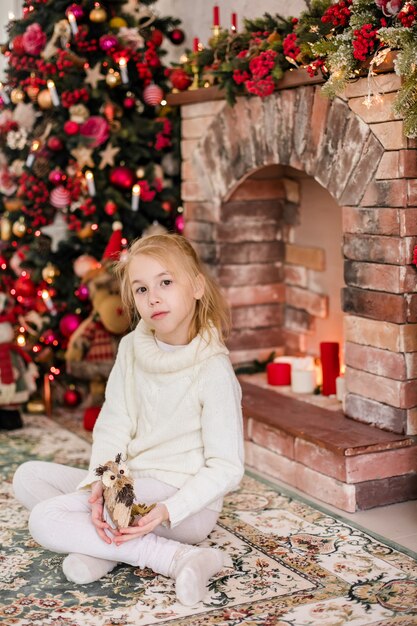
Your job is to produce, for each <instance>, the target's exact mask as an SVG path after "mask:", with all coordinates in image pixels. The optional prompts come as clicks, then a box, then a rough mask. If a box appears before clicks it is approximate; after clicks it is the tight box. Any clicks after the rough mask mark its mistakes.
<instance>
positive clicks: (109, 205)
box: [104, 200, 117, 215]
mask: <svg viewBox="0 0 417 626" xmlns="http://www.w3.org/2000/svg"><path fill="white" fill-rule="evenodd" d="M104 212H105V213H107V215H114V214H115V213H116V212H117V204H116V203H115V202H112V201H111V200H107V202H106V204H105V205H104Z"/></svg>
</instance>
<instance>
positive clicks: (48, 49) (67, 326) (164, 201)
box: [0, 0, 183, 378]
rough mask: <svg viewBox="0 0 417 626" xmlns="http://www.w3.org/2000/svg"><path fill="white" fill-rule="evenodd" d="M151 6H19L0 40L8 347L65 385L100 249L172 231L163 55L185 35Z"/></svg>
mask: <svg viewBox="0 0 417 626" xmlns="http://www.w3.org/2000/svg"><path fill="white" fill-rule="evenodd" d="M151 5H152V1H149V0H148V1H144V2H139V1H137V0H126V1H123V0H102V1H100V3H99V2H94V1H91V0H78V2H76V3H74V2H73V3H71V2H69V1H68V0H25V2H24V7H23V15H22V18H21V19H13V20H12V21H11V22H10V23H9V26H8V33H9V41H8V42H7V43H6V44H4V45H3V50H2V51H3V54H5V55H6V57H7V60H8V70H7V78H6V80H5V81H4V82H3V84H0V97H1V100H0V216H1V241H0V267H1V278H0V292H3V293H4V294H6V295H8V297H9V307H8V311H7V313H8V315H9V316H11V317H12V318H13V319H14V321H15V324H16V326H15V327H16V337H15V339H16V340H17V342H18V343H19V345H20V346H22V347H23V348H24V349H25V350H26V351H27V353H28V354H30V355H31V357H32V359H33V360H34V361H35V362H36V363H38V365H39V368H40V370H41V374H44V375H49V376H50V377H51V378H52V377H53V376H54V375H56V374H58V373H59V372H61V373H62V375H65V374H63V370H64V369H65V368H63V365H64V355H65V350H66V347H67V343H68V340H69V338H70V336H71V334H72V333H73V331H74V330H75V329H76V328H77V327H78V325H79V324H80V323H81V321H82V320H83V319H85V318H86V317H87V316H88V314H89V313H90V310H91V301H90V300H91V299H90V297H89V293H88V289H86V288H85V285H84V284H83V276H85V274H86V272H89V271H91V270H93V269H94V268H96V267H97V266H98V265H99V264H100V263H101V262H102V259H103V255H105V251H106V249H107V256H110V255H109V254H108V252H109V248H108V246H109V245H110V248H111V249H113V248H114V249H116V250H117V249H119V248H120V246H122V247H123V245H126V244H127V243H129V242H130V241H131V240H133V239H134V238H136V237H138V236H140V235H141V234H143V233H144V232H146V231H147V230H148V229H149V228H155V227H156V228H158V227H165V228H167V229H169V230H173V229H177V230H180V228H181V220H182V216H181V215H180V213H179V212H178V208H179V198H178V187H179V185H178V184H177V183H178V180H177V176H178V158H177V154H176V151H177V147H178V142H177V141H176V131H175V128H176V125H177V122H176V119H175V115H174V113H173V112H172V111H170V110H169V108H168V107H167V106H166V105H164V100H163V98H164V94H165V93H167V91H168V82H167V81H168V78H167V76H168V74H169V72H168V70H167V68H166V67H164V64H163V56H164V54H165V53H164V50H163V45H162V44H163V41H164V38H165V37H169V39H170V40H171V41H172V42H173V43H181V42H182V39H183V33H182V31H181V30H180V29H179V28H178V20H176V19H173V18H170V17H166V18H162V17H159V16H157V15H156V14H155V12H154V11H153V10H152V8H151ZM115 239H116V240H117V245H116V246H114V242H115ZM110 242H112V243H110Z"/></svg>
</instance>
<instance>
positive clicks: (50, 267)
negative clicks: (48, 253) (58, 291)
mask: <svg viewBox="0 0 417 626" xmlns="http://www.w3.org/2000/svg"><path fill="white" fill-rule="evenodd" d="M60 273H61V272H60V271H59V269H58V268H57V266H56V265H54V264H53V263H47V264H46V265H45V267H44V268H43V270H42V278H43V279H44V281H45V282H46V283H48V285H52V283H53V282H54V280H55V278H58V276H59V275H60Z"/></svg>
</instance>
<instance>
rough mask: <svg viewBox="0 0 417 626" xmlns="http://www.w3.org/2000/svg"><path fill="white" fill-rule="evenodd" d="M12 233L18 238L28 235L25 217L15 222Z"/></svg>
mask: <svg viewBox="0 0 417 626" xmlns="http://www.w3.org/2000/svg"><path fill="white" fill-rule="evenodd" d="M12 232H13V235H15V236H16V237H23V236H24V234H25V233H26V224H25V218H24V217H19V219H18V220H17V222H14V224H13V226H12Z"/></svg>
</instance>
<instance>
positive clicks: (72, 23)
mask: <svg viewBox="0 0 417 626" xmlns="http://www.w3.org/2000/svg"><path fill="white" fill-rule="evenodd" d="M68 21H69V25H70V27H71V32H72V34H73V35H76V34H77V33H78V24H77V20H76V18H75V15H74V13H72V12H71V11H69V12H68Z"/></svg>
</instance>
